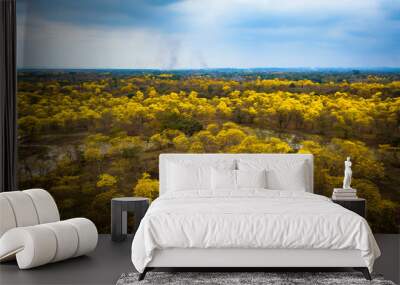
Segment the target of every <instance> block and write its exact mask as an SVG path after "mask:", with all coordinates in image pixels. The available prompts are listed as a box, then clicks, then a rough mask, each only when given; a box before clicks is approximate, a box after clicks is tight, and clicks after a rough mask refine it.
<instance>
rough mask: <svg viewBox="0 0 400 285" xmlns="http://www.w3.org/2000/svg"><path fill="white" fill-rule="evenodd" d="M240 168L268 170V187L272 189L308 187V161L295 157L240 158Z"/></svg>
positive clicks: (293, 189)
mask: <svg viewBox="0 0 400 285" xmlns="http://www.w3.org/2000/svg"><path fill="white" fill-rule="evenodd" d="M238 168H239V169H240V170H263V169H266V170H267V188H268V189H272V190H288V191H302V192H305V191H306V189H307V171H308V168H307V165H306V161H298V160H293V159H290V158H288V159H279V160H273V159H268V160H267V159H240V160H239V161H238Z"/></svg>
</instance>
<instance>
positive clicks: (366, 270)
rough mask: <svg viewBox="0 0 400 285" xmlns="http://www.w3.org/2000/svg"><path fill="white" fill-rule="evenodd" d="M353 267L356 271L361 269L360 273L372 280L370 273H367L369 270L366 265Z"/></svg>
mask: <svg viewBox="0 0 400 285" xmlns="http://www.w3.org/2000/svg"><path fill="white" fill-rule="evenodd" d="M354 269H355V270H357V271H361V272H362V274H363V275H364V277H365V279H367V280H372V278H371V274H369V270H368V268H367V267H355V268H354Z"/></svg>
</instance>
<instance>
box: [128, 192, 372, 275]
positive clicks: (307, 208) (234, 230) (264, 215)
mask: <svg viewBox="0 0 400 285" xmlns="http://www.w3.org/2000/svg"><path fill="white" fill-rule="evenodd" d="M172 248H179V249H185V248H187V249H208V248H209V249H223V248H226V249H228V248H231V249H240V248H242V249H332V250H342V249H344V250H359V251H360V253H361V257H362V259H363V260H364V261H365V264H366V266H367V267H368V268H369V270H370V271H372V267H373V263H374V260H375V259H376V258H377V257H379V255H380V251H379V248H378V246H377V244H376V241H375V239H374V237H373V235H372V232H371V229H370V228H369V226H368V223H367V221H366V220H365V219H364V218H362V217H361V216H359V215H357V214H355V213H353V212H351V211H349V210H347V209H345V208H343V207H341V206H339V205H337V204H335V203H333V202H331V200H330V199H328V198H326V197H324V196H320V195H316V194H312V193H307V192H299V191H278V190H274V191H273V190H265V189H247V190H241V191H233V192H229V191H226V192H224V191H222V192H220V193H213V194H212V195H211V194H209V195H208V194H207V193H201V194H200V193H199V192H197V191H184V192H181V193H176V192H171V193H166V194H164V195H162V196H161V197H159V198H157V199H156V200H155V201H154V202H153V203H152V205H151V206H150V208H149V210H148V212H147V213H146V215H145V217H144V218H143V219H142V221H141V223H140V226H139V228H138V231H137V232H136V235H135V237H134V239H133V243H132V262H133V264H134V266H135V268H136V269H137V270H138V271H139V272H143V270H144V268H145V267H146V266H147V265H148V264H149V262H151V260H152V259H153V257H154V253H155V251H156V250H162V249H172Z"/></svg>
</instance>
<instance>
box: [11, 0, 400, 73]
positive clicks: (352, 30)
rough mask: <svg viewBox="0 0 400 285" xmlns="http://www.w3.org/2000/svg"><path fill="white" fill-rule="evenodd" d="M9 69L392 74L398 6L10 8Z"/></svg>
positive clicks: (228, 2) (297, 1)
mask: <svg viewBox="0 0 400 285" xmlns="http://www.w3.org/2000/svg"><path fill="white" fill-rule="evenodd" d="M17 3H18V7H17V8H18V9H17V10H18V43H17V44H18V66H19V67H30V68H42V67H45V68H162V69H179V68H216V67H243V68H251V67H383V66H387V67H399V66H400V52H399V51H400V1H399V0H335V1H330V0H329V1H328V0H181V1H174V0H165V1H163V0H18V1H17Z"/></svg>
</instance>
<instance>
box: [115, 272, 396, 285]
mask: <svg viewBox="0 0 400 285" xmlns="http://www.w3.org/2000/svg"><path fill="white" fill-rule="evenodd" d="M138 276H139V274H138V273H128V274H122V276H121V277H120V278H119V279H118V281H117V285H136V284H138V285H139V284H140V285H146V284H157V285H164V284H172V285H178V284H179V285H184V284H213V285H219V284H221V285H239V284H240V285H246V284H252V285H253V284H267V285H270V284H271V285H272V284H273V285H278V284H279V285H292V284H293V285H297V284H318V285H319V284H321V285H322V284H325V285H350V284H352V285H353V284H355V285H358V284H368V285H371V284H374V285H375V284H377V285H378V284H379V285H395V283H393V282H392V281H389V280H384V279H383V277H382V276H380V275H372V278H373V280H372V281H368V280H366V279H365V278H364V276H363V275H362V274H361V273H359V272H148V273H147V274H146V278H145V279H144V280H142V281H138Z"/></svg>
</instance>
